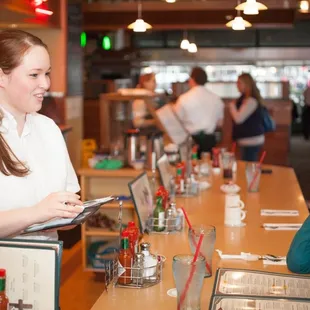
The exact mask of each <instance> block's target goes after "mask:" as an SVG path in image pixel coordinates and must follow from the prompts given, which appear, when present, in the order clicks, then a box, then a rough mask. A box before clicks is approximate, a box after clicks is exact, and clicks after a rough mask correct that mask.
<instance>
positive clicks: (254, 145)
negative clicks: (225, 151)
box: [229, 73, 265, 161]
mask: <svg viewBox="0 0 310 310" xmlns="http://www.w3.org/2000/svg"><path fill="white" fill-rule="evenodd" d="M237 87H238V90H239V92H240V93H241V96H240V98H239V99H237V100H236V101H233V102H231V103H230V104H229V110H230V114H231V116H232V119H233V140H234V141H237V143H238V146H239V147H240V148H241V157H242V160H245V161H258V158H259V152H260V150H261V148H262V146H263V144H264V142H265V136H264V126H263V114H262V108H261V105H262V98H261V95H260V92H259V90H258V88H257V86H256V83H255V81H254V79H253V78H252V76H251V75H250V74H248V73H243V74H241V75H240V76H239V78H238V82H237Z"/></svg>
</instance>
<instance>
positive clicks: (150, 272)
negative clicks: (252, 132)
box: [140, 242, 157, 280]
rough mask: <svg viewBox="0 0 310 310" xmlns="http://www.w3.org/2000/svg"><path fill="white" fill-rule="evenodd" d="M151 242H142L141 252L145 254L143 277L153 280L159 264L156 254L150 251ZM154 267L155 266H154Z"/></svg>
mask: <svg viewBox="0 0 310 310" xmlns="http://www.w3.org/2000/svg"><path fill="white" fill-rule="evenodd" d="M150 247H151V245H150V243H148V242H142V243H141V244H140V249H141V253H142V254H144V268H145V269H144V270H143V277H144V278H147V279H148V280H153V279H154V277H155V279H156V275H155V273H156V266H157V258H156V256H155V255H153V254H151V253H150ZM152 267H153V268H152Z"/></svg>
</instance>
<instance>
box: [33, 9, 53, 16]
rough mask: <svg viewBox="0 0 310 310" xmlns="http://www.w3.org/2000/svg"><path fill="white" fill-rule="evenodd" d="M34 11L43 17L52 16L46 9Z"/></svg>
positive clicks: (51, 12)
mask: <svg viewBox="0 0 310 310" xmlns="http://www.w3.org/2000/svg"><path fill="white" fill-rule="evenodd" d="M35 11H36V13H39V14H43V15H48V16H51V15H53V14H54V12H53V11H50V10H47V9H41V8H35Z"/></svg>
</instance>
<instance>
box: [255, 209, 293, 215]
mask: <svg viewBox="0 0 310 310" xmlns="http://www.w3.org/2000/svg"><path fill="white" fill-rule="evenodd" d="M260 215H261V216H298V215H299V211H298V210H272V209H262V210H260Z"/></svg>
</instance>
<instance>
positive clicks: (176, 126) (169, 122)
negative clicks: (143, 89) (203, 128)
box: [145, 100, 190, 145]
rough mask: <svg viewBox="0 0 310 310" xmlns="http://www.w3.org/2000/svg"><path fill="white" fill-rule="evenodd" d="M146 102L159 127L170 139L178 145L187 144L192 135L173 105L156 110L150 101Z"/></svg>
mask: <svg viewBox="0 0 310 310" xmlns="http://www.w3.org/2000/svg"><path fill="white" fill-rule="evenodd" d="M145 102H146V105H147V108H148V110H149V111H150V113H151V115H152V116H153V118H154V119H155V120H156V122H157V123H158V126H159V127H160V129H161V130H163V131H164V132H165V133H166V134H167V135H168V137H169V139H170V140H171V141H172V142H173V143H175V144H177V145H181V144H184V143H186V141H187V139H188V136H190V133H189V132H188V131H187V130H186V128H185V127H184V126H183V124H182V122H181V120H180V119H179V117H178V116H177V114H176V113H175V111H174V109H173V106H172V104H166V105H164V106H163V107H161V108H160V109H157V110H156V109H155V108H154V106H153V105H152V102H151V101H150V100H145Z"/></svg>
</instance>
